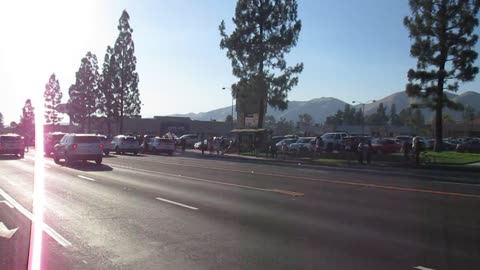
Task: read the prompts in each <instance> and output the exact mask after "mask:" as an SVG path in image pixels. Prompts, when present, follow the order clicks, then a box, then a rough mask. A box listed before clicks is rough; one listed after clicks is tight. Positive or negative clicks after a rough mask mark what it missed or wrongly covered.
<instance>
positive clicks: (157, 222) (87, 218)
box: [0, 156, 480, 269]
mask: <svg viewBox="0 0 480 270" xmlns="http://www.w3.org/2000/svg"><path fill="white" fill-rule="evenodd" d="M30 157H31V156H30ZM2 162H5V161H0V175H3V174H2V173H4V172H6V171H8V172H9V173H10V174H9V176H8V177H1V178H0V188H2V189H3V190H5V191H6V192H8V194H10V195H11V196H12V197H13V198H15V199H16V200H18V201H19V202H21V203H22V205H24V206H25V207H26V208H28V205H29V203H31V184H32V179H33V174H32V173H33V160H31V158H28V157H27V159H26V160H25V161H21V160H8V161H7V162H6V163H2ZM104 163H105V166H102V167H100V169H98V167H96V166H95V165H93V164H90V165H85V166H84V165H76V166H75V167H74V168H66V167H62V166H58V165H54V164H52V163H51V162H47V166H48V168H46V171H47V176H48V177H47V182H46V192H47V205H46V223H47V224H49V225H51V227H52V228H53V229H55V230H56V231H58V232H59V233H60V234H61V235H62V236H63V237H65V238H66V239H68V241H70V242H71V244H72V245H71V246H68V247H62V246H61V245H60V244H59V243H56V242H55V241H53V242H54V243H53V244H56V246H55V248H56V249H55V250H56V251H57V252H56V253H58V254H57V255H59V256H60V257H62V258H66V259H65V262H64V265H68V266H69V267H68V268H74V269H115V268H118V269H225V268H231V269H273V268H275V269H292V268H293V269H319V268H327V269H412V268H413V267H415V266H424V267H430V268H433V269H469V268H471V266H473V265H478V263H479V259H478V258H480V252H479V247H478V242H480V238H479V228H480V221H479V217H478V215H476V213H477V209H478V206H479V201H480V198H476V197H465V196H462V195H461V194H465V195H478V194H480V192H478V188H477V187H475V186H473V187H472V185H458V184H457V185H450V184H445V185H442V184H441V183H438V182H431V181H422V179H413V178H412V177H408V178H406V179H405V178H402V177H399V178H398V179H395V178H392V177H389V178H388V179H385V176H382V175H377V174H375V173H370V174H365V173H364V174H362V175H358V176H357V177H352V175H351V174H349V173H343V172H338V171H328V170H324V171H314V170H304V171H302V170H301V169H293V168H282V167H278V166H263V165H251V164H238V165H237V164H236V163H235V162H231V161H226V162H225V161H218V160H212V159H209V160H199V159H192V158H185V157H181V156H177V157H166V156H140V157H133V156H117V157H112V158H106V159H104ZM171 163H179V164H180V165H175V164H174V165H171ZM248 168H254V169H255V170H254V173H250V174H248V173H246V170H247V169H248ZM259 173H261V174H259ZM278 175H282V176H281V177H279V176H278ZM12 177H14V178H12ZM303 178H305V179H303ZM310 178H318V179H323V180H328V181H314V180H312V179H310ZM338 181H342V182H346V181H348V182H351V183H363V184H365V183H375V184H377V185H378V184H379V183H383V184H388V185H389V186H393V184H395V186H396V187H408V188H412V189H422V190H429V191H440V192H444V193H445V194H443V193H441V194H438V193H428V192H427V193H425V192H415V191H413V190H398V189H385V188H379V187H373V186H365V185H363V186H358V185H352V184H345V183H339V182H338ZM272 190H280V191H287V192H278V191H272ZM288 191H293V192H297V193H298V194H297V193H289V192H288ZM450 193H455V194H456V193H458V194H460V195H452V194H450ZM186 206H187V207H186ZM47 239H48V236H47ZM50 240H51V239H50ZM49 269H52V268H49ZM58 269H60V268H58Z"/></svg>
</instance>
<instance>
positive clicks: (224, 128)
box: [99, 116, 231, 136]
mask: <svg viewBox="0 0 480 270" xmlns="http://www.w3.org/2000/svg"><path fill="white" fill-rule="evenodd" d="M112 128H113V129H112V130H115V131H118V130H119V127H118V124H114V125H112ZM123 130H124V133H125V134H155V135H164V134H166V133H167V132H173V133H175V134H176V135H177V136H180V135H183V134H202V133H203V134H204V135H205V136H226V135H229V134H230V131H231V124H230V123H226V122H218V121H199V120H192V119H190V118H189V117H175V116H155V117H153V118H132V119H124V120H123ZM105 132H106V131H105V130H101V131H99V133H105Z"/></svg>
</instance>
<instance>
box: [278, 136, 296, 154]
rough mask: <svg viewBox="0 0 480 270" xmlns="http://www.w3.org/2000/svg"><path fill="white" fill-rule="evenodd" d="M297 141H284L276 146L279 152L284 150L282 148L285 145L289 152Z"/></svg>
mask: <svg viewBox="0 0 480 270" xmlns="http://www.w3.org/2000/svg"><path fill="white" fill-rule="evenodd" d="M297 141H298V140H297V139H283V140H281V141H279V142H278V143H277V144H276V145H275V146H276V147H277V149H278V151H281V150H282V146H283V145H285V146H286V147H287V151H288V149H289V147H290V145H291V144H292V143H295V142H297Z"/></svg>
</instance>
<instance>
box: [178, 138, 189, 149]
mask: <svg viewBox="0 0 480 270" xmlns="http://www.w3.org/2000/svg"><path fill="white" fill-rule="evenodd" d="M180 142H181V144H182V153H185V148H186V147H187V140H186V139H185V138H182V139H181V141H180Z"/></svg>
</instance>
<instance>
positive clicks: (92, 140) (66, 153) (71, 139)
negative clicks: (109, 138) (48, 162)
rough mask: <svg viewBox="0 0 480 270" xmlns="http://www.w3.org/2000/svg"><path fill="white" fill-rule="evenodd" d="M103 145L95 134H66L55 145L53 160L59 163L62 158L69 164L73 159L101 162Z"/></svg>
mask: <svg viewBox="0 0 480 270" xmlns="http://www.w3.org/2000/svg"><path fill="white" fill-rule="evenodd" d="M104 147H105V145H103V144H102V143H101V142H100V139H99V138H98V137H97V135H95V134H66V135H65V136H63V138H62V139H61V140H60V143H59V144H57V145H55V147H54V154H53V160H54V161H55V163H57V164H58V163H60V159H64V160H65V163H67V164H70V163H72V162H73V161H75V160H83V161H87V160H94V161H95V163H97V164H98V165H100V164H102V157H103V148H104Z"/></svg>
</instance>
